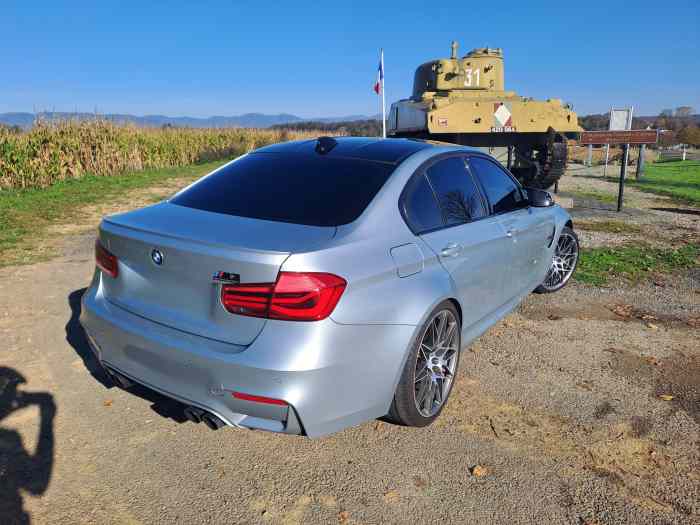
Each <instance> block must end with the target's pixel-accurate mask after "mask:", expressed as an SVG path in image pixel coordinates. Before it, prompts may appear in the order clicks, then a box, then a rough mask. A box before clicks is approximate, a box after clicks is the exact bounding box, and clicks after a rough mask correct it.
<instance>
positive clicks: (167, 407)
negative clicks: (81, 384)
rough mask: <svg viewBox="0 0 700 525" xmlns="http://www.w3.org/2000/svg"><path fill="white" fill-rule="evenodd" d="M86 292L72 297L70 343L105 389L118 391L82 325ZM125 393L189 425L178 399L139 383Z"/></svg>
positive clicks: (167, 416)
mask: <svg viewBox="0 0 700 525" xmlns="http://www.w3.org/2000/svg"><path fill="white" fill-rule="evenodd" d="M86 290H87V288H81V289H79V290H75V291H73V292H71V293H70V294H69V295H68V305H69V306H70V310H71V317H70V319H69V320H68V322H67V323H66V341H67V342H68V344H69V345H70V346H71V348H73V350H75V353H76V354H78V356H80V358H81V359H82V360H83V365H84V366H85V368H86V369H87V371H88V372H90V375H92V377H93V378H95V380H97V381H98V382H99V383H100V384H101V385H102V386H104V387H105V388H108V389H109V388H118V385H117V384H116V383H115V382H114V381H113V380H112V378H111V377H110V376H109V374H108V373H107V371H106V370H105V369H104V367H103V366H102V365H101V364H100V362H99V361H98V359H97V357H95V354H94V353H93V352H92V349H91V348H90V344H89V343H88V340H87V336H86V335H85V330H84V329H83V327H82V325H81V324H80V313H81V311H82V304H81V300H82V298H83V295H84V294H85V292H86ZM124 390H126V391H127V392H129V393H130V394H133V395H135V396H137V397H140V398H141V399H144V400H145V401H148V402H149V403H151V410H153V411H154V412H155V413H156V414H158V415H159V416H162V417H164V418H167V419H172V420H173V421H175V422H176V423H184V422H185V421H187V418H186V417H185V415H184V413H183V410H184V408H185V405H184V404H182V403H180V402H179V401H177V400H175V399H172V398H169V397H166V396H164V395H162V394H160V393H158V392H156V391H155V390H151V389H150V388H147V387H145V386H143V385H140V384H138V383H134V384H133V385H132V386H129V387H128V388H126V389H124Z"/></svg>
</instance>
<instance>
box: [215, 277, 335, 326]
mask: <svg viewBox="0 0 700 525" xmlns="http://www.w3.org/2000/svg"><path fill="white" fill-rule="evenodd" d="M346 285H347V283H346V281H345V279H342V278H341V277H338V276H337V275H333V274H330V273H312V272H307V273H299V272H280V273H279V276H278V277H277V282H274V283H262V284H224V285H222V287H221V303H222V304H223V305H224V308H226V310H228V311H229V312H231V313H232V314H239V315H248V316H253V317H266V318H268V319H284V320H287V321H319V320H321V319H325V318H326V317H328V316H329V315H331V312H332V311H333V309H334V308H335V305H336V304H338V301H339V300H340V296H341V295H343V291H345V286H346Z"/></svg>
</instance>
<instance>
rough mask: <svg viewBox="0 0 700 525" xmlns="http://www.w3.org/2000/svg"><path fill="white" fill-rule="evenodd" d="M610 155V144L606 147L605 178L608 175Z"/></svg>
mask: <svg viewBox="0 0 700 525" xmlns="http://www.w3.org/2000/svg"><path fill="white" fill-rule="evenodd" d="M609 155H610V144H606V145H605V165H604V166H603V177H605V176H606V175H607V174H608V156H609Z"/></svg>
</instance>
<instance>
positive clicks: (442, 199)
mask: <svg viewBox="0 0 700 525" xmlns="http://www.w3.org/2000/svg"><path fill="white" fill-rule="evenodd" d="M426 176H427V177H428V180H429V181H430V184H431V186H432V187H433V190H435V196H436V197H437V200H438V204H439V206H440V212H441V214H442V220H443V223H444V225H445V226H454V225H456V224H462V223H465V222H469V221H472V220H474V219H479V218H481V217H484V216H485V215H486V209H485V207H484V203H483V201H482V199H481V194H480V193H479V190H478V189H477V187H476V184H475V183H474V180H473V179H472V177H471V175H470V174H469V172H468V171H467V168H466V166H465V164H464V158H462V157H449V158H447V159H444V160H441V161H439V162H437V163H436V164H433V165H432V166H431V167H430V168H428V169H427V170H426Z"/></svg>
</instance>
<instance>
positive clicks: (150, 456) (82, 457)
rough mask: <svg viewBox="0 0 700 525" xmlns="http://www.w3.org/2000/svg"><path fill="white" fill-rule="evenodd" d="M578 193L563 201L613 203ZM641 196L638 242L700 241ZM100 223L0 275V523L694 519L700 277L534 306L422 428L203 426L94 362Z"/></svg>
mask: <svg viewBox="0 0 700 525" xmlns="http://www.w3.org/2000/svg"><path fill="white" fill-rule="evenodd" d="M580 179H581V180H578V177H567V179H565V181H564V182H563V184H562V191H564V190H565V189H567V187H568V188H570V189H571V188H574V183H575V184H576V185H579V184H580V185H581V187H585V188H587V189H590V188H591V187H593V186H596V188H595V189H601V191H602V188H597V184H594V183H593V182H591V183H590V184H587V182H588V181H590V179H586V178H584V177H581V178H580ZM594 182H597V181H594ZM604 184H607V186H605V188H604V189H605V191H614V190H612V189H611V188H610V184H609V183H604ZM577 187H578V186H577ZM630 193H633V192H632V191H630ZM636 193H638V192H636ZM632 197H634V195H632ZM638 197H639V199H641V201H645V200H646V201H648V202H649V203H650V204H649V205H648V206H646V205H643V204H640V202H641V201H637V202H636V203H635V206H638V208H637V210H630V211H629V213H627V214H625V215H624V218H623V220H625V221H627V220H629V221H634V222H635V224H639V225H641V226H643V228H642V230H640V231H638V232H637V233H635V234H631V236H630V238H632V239H634V238H636V237H635V236H643V237H644V238H651V237H653V238H657V236H658V238H659V239H661V240H663V239H664V235H665V242H667V243H671V244H673V242H674V239H675V238H676V237H681V236H683V235H686V236H694V238H695V239H697V238H698V232H699V230H698V215H693V214H690V213H671V212H668V211H655V210H651V208H653V207H662V208H663V207H667V208H668V207H672V206H671V205H669V203H668V201H664V199H660V198H657V197H649V196H646V195H641V196H638ZM149 199H150V197H149ZM134 202H135V201H134ZM664 202H665V204H664ZM659 203H660V204H659ZM101 211H108V210H105V209H102V210H101ZM686 211H692V210H686ZM696 212H697V210H696ZM573 213H574V220H575V224H576V221H578V220H581V221H584V220H585V221H589V222H590V221H597V220H608V219H610V218H611V217H610V212H608V211H595V210H594V211H590V210H589V209H588V208H587V207H585V206H584V207H578V208H574V210H573ZM95 217H96V214H95V215H94V216H92V217H90V216H89V214H88V215H86V220H85V222H84V228H83V229H82V231H72V230H70V229H69V231H65V232H63V233H62V234H61V236H60V238H57V239H58V240H57V241H56V246H57V249H58V252H59V253H60V255H59V256H58V257H57V258H54V259H52V260H49V261H46V262H41V263H38V264H35V265H31V266H20V267H7V268H4V269H1V270H0V291H1V293H0V523H3V524H5V523H13V522H20V523H24V521H23V520H25V519H27V520H31V522H33V523H194V522H205V523H211V522H214V523H224V522H225V523H290V524H291V523H381V522H392V523H424V522H425V523H427V522H431V523H432V522H439V521H442V522H446V523H466V522H477V523H509V524H511V523H566V524H571V523H574V524H584V523H587V524H603V523H700V345H698V342H697V341H698V335H699V333H698V328H699V327H700V294H699V283H700V270H698V268H694V269H691V270H690V271H686V272H683V273H681V274H678V275H674V276H666V277H665V278H664V279H663V281H662V282H659V281H658V280H657V282H656V284H655V283H653V282H642V283H639V284H637V285H634V286H632V285H629V284H627V283H623V282H615V283H613V284H611V285H609V286H608V287H606V288H594V287H587V286H582V285H580V284H577V283H572V284H571V285H569V286H568V287H567V288H565V289H564V290H563V291H561V292H560V293H557V294H553V295H544V296H537V295H532V296H530V297H529V298H527V300H526V301H525V302H524V304H523V305H522V306H521V307H520V308H519V309H518V310H517V311H516V312H514V313H513V314H511V315H510V316H508V317H507V318H506V319H504V320H503V321H501V322H500V323H499V324H498V325H497V326H495V327H494V328H493V329H491V330H490V331H489V332H487V333H486V334H485V335H484V336H482V337H481V338H479V339H478V340H477V341H475V342H474V343H473V344H471V345H470V346H469V347H468V348H467V349H465V350H464V351H463V353H462V357H461V363H460V368H459V374H458V380H457V382H456V384H455V387H454V391H453V393H452V397H451V399H450V401H449V403H448V405H447V407H446V409H445V410H444V412H443V414H442V416H441V418H440V419H438V420H437V421H436V423H435V424H434V425H433V426H431V427H428V428H424V429H409V428H402V427H398V426H393V425H390V424H387V423H384V422H381V421H371V422H368V423H366V424H363V425H360V426H358V427H355V428H351V429H348V430H345V431H343V432H341V433H338V434H335V435H333V436H329V437H327V438H323V439H318V440H310V439H307V438H301V437H290V436H281V435H275V434H269V433H262V432H251V431H244V430H236V429H223V430H220V431H217V432H212V431H210V430H208V429H207V428H206V427H205V426H204V425H195V424H192V423H189V422H185V421H184V418H183V417H182V413H181V407H180V406H178V404H177V403H175V402H172V401H169V400H167V399H165V398H162V397H160V396H158V395H156V394H154V393H152V392H149V391H147V390H145V389H141V388H138V387H137V388H134V389H132V390H131V391H125V390H121V389H118V388H116V387H113V386H111V385H110V384H109V383H108V381H107V380H106V378H105V377H103V376H102V374H101V373H100V371H99V369H98V368H97V366H96V363H95V361H94V360H93V358H92V357H91V354H90V352H89V350H88V347H87V344H86V341H85V337H84V334H83V333H82V331H81V329H80V327H79V325H78V321H77V319H78V315H79V308H80V296H81V294H82V292H83V289H84V287H85V286H86V285H87V284H88V282H89V280H90V277H91V275H92V271H93V253H92V249H93V248H92V243H93V238H94V237H93V233H92V232H91V231H87V232H86V231H85V230H86V229H87V230H92V229H93V228H94V225H95V224H96V221H95V220H94V219H95ZM613 218H615V219H619V216H617V215H615V216H613ZM57 228H59V227H58V226H57ZM57 231H58V230H57ZM582 233H583V234H582V237H583V239H584V243H588V242H589V241H590V242H593V244H596V243H597V244H606V243H607V242H615V239H612V240H611V239H608V241H606V240H605V238H603V237H601V236H600V235H598V236H596V232H595V231H591V232H590V233H586V232H582ZM601 235H602V234H601ZM605 235H613V237H615V235H614V234H608V233H606V234H605ZM661 240H659V242H661Z"/></svg>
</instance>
